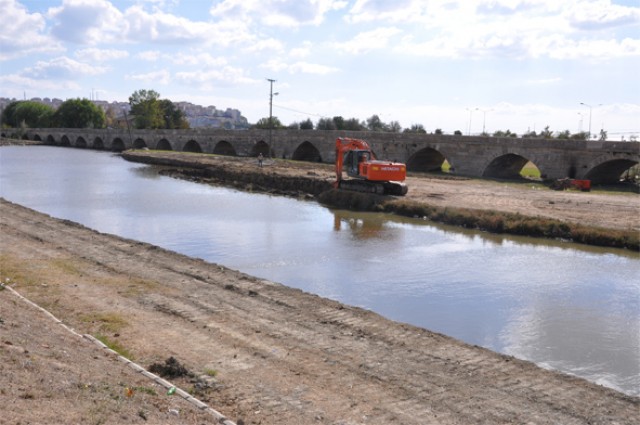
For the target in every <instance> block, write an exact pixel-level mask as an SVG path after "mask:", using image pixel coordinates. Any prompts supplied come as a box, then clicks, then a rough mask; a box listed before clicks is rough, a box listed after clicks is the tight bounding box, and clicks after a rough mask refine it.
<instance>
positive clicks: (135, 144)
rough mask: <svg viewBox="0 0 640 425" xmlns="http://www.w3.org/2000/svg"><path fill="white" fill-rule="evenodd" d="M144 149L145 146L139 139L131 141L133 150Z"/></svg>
mask: <svg viewBox="0 0 640 425" xmlns="http://www.w3.org/2000/svg"><path fill="white" fill-rule="evenodd" d="M146 147H147V144H146V143H145V142H144V140H142V139H141V138H140V137H138V138H137V139H136V140H134V141H133V149H144V148H146Z"/></svg>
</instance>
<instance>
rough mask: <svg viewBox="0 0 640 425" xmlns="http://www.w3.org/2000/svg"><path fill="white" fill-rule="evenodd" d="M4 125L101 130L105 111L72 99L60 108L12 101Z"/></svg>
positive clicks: (4, 117)
mask: <svg viewBox="0 0 640 425" xmlns="http://www.w3.org/2000/svg"><path fill="white" fill-rule="evenodd" d="M2 124H3V126H7V127H13V128H19V127H37V128H49V127H65V128H102V127H104V125H105V113H104V111H103V110H102V109H101V108H99V107H97V106H96V105H95V104H93V103H92V102H91V101H90V100H88V99H69V100H66V101H64V102H63V103H62V104H61V105H60V106H59V107H58V109H54V108H52V107H51V106H49V105H45V104H42V103H40V102H35V101H31V100H24V101H16V102H11V103H10V104H9V105H7V107H6V108H4V110H3V111H2Z"/></svg>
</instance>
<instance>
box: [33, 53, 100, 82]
mask: <svg viewBox="0 0 640 425" xmlns="http://www.w3.org/2000/svg"><path fill="white" fill-rule="evenodd" d="M105 72H106V68H104V67H101V66H92V65H89V64H87V63H84V62H78V61H76V60H73V59H70V58H68V57H66V56H62V57H58V58H55V59H52V60H50V61H38V62H37V63H36V65H35V66H33V67H30V68H27V69H25V70H24V71H23V73H22V74H23V75H24V76H25V77H28V78H32V79H35V80H71V79H78V78H80V77H82V76H85V75H99V74H103V73H105Z"/></svg>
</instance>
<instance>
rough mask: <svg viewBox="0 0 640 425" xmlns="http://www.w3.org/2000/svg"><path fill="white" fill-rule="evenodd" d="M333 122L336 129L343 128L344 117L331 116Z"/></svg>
mask: <svg viewBox="0 0 640 425" xmlns="http://www.w3.org/2000/svg"><path fill="white" fill-rule="evenodd" d="M333 123H334V124H335V129H336V130H344V118H342V117H341V116H337V117H333Z"/></svg>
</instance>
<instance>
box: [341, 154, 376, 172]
mask: <svg viewBox="0 0 640 425" xmlns="http://www.w3.org/2000/svg"><path fill="white" fill-rule="evenodd" d="M371 156H372V155H371V152H370V151H366V150H353V151H348V152H347V153H346V155H345V159H344V165H345V168H346V171H347V175H348V176H349V177H355V178H361V179H362V178H366V176H367V168H366V167H367V165H368V163H369V160H370V159H371Z"/></svg>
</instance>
